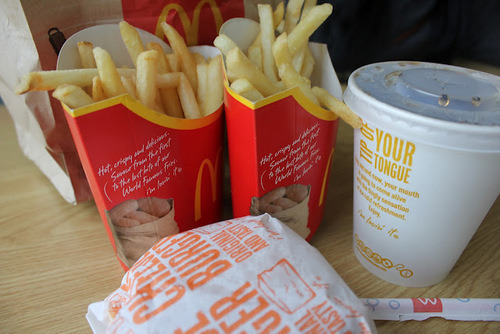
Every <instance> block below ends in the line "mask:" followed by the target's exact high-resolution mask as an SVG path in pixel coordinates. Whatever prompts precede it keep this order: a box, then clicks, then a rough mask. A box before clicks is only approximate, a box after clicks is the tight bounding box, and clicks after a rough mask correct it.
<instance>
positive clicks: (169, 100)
mask: <svg viewBox="0 0 500 334" xmlns="http://www.w3.org/2000/svg"><path fill="white" fill-rule="evenodd" d="M177 73H179V72H177ZM160 97H161V101H162V103H163V108H164V109H165V114H167V115H168V116H171V117H177V118H184V113H183V112H182V106H181V101H180V100H179V95H178V94H177V88H162V89H160Z"/></svg>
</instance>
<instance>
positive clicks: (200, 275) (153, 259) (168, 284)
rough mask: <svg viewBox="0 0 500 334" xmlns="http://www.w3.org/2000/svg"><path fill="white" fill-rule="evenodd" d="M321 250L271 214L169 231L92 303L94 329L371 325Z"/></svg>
mask: <svg viewBox="0 0 500 334" xmlns="http://www.w3.org/2000/svg"><path fill="white" fill-rule="evenodd" d="M367 311H368V310H367V309H366V308H365V307H364V306H363V303H362V302H361V300H360V299H358V298H357V297H356V296H355V294H354V293H353V292H352V291H351V290H350V289H349V287H348V286H347V285H346V284H345V283H344V282H343V281H342V279H341V278H340V276H339V275H338V274H337V273H336V272H335V271H334V269H333V268H332V267H331V266H330V264H329V263H328V262H327V261H326V260H325V259H324V258H323V256H322V255H321V254H320V253H319V252H318V251H317V250H316V249H315V248H313V247H312V246H310V245H309V244H308V243H307V242H306V241H305V240H304V239H303V238H302V237H301V236H299V235H298V234H296V233H295V232H293V231H292V230H291V229H290V228H288V227H287V226H286V225H284V224H283V223H281V222H280V221H278V220H277V219H275V218H273V217H271V216H270V215H267V214H265V215H261V216H247V217H241V218H236V219H232V220H228V221H222V222H219V223H215V224H211V225H207V226H203V227H200V228H197V229H194V230H190V231H187V232H183V233H179V234H176V235H172V236H169V237H166V238H164V239H162V240H161V241H160V242H158V243H157V244H156V245H154V246H153V247H152V248H151V249H150V250H149V251H148V252H147V253H146V254H145V255H143V256H142V257H141V258H140V259H139V260H138V261H137V262H136V263H135V264H134V265H133V266H132V267H131V268H130V270H129V271H128V272H127V273H126V274H125V276H124V277H123V279H122V283H121V286H120V287H119V288H118V289H117V290H116V291H114V292H113V293H111V294H110V295H109V296H108V297H107V298H106V299H105V300H103V301H100V302H97V303H93V304H91V305H90V306H89V308H88V313H87V320H88V322H89V324H90V325H91V327H92V329H93V331H94V333H132V332H133V333H160V332H169V333H208V332H210V333H224V332H239V333H240V332H246V333H310V332H313V331H314V332H325V333H326V332H328V333H333V332H335V333H372V332H375V331H376V329H375V326H374V324H373V321H372V320H371V319H370V318H369V317H368V316H367Z"/></svg>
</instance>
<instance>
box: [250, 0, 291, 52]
mask: <svg viewBox="0 0 500 334" xmlns="http://www.w3.org/2000/svg"><path fill="white" fill-rule="evenodd" d="M284 13H285V4H284V2H280V3H279V4H278V6H276V9H275V10H274V12H273V26H274V30H276V29H278V27H279V26H280V25H281V24H282V23H283V22H284V21H283V15H284ZM260 34H261V33H260V32H259V33H258V34H257V36H256V37H255V39H254V41H253V42H252V45H260V44H261V39H260V38H261V37H260Z"/></svg>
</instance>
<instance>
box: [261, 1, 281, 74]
mask: <svg viewBox="0 0 500 334" xmlns="http://www.w3.org/2000/svg"><path fill="white" fill-rule="evenodd" d="M258 10H259V21H260V39H261V46H262V70H263V72H264V74H265V75H266V76H267V77H268V78H269V80H271V81H272V82H278V77H277V76H276V68H275V64H274V58H273V51H272V46H273V43H274V39H275V37H274V27H273V11H272V8H271V5H258Z"/></svg>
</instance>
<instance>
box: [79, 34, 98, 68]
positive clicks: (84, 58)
mask: <svg viewBox="0 0 500 334" xmlns="http://www.w3.org/2000/svg"><path fill="white" fill-rule="evenodd" d="M76 45H77V49H78V54H79V55H80V65H81V68H95V67H96V66H95V60H94V54H93V53H92V50H93V48H94V46H93V45H92V43H90V42H87V41H81V42H78V43H76Z"/></svg>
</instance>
